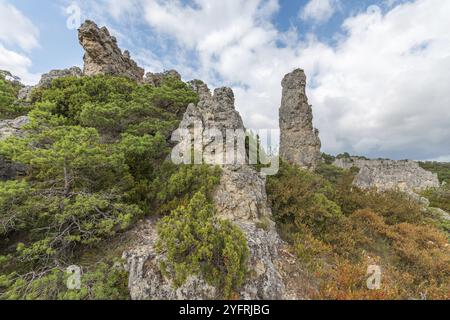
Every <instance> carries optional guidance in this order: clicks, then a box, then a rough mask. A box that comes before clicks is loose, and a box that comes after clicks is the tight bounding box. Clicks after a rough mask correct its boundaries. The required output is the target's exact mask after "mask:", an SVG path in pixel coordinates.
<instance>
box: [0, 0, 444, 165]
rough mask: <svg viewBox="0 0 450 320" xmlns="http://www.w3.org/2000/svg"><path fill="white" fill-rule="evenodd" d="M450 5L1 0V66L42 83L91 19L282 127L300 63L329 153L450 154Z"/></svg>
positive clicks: (127, 45) (249, 121)
mask: <svg viewBox="0 0 450 320" xmlns="http://www.w3.org/2000/svg"><path fill="white" fill-rule="evenodd" d="M449 16H450V1H447V0H445V1H442V0H227V1H223V0H217V1H216V0H165V1H162V0H128V1H123V0H97V1H93V0H73V1H72V0H39V1H29V0H0V69H6V70H9V71H11V72H12V73H13V74H15V75H17V76H19V77H20V78H21V79H22V81H23V82H24V83H27V84H34V83H36V82H37V81H39V78H40V75H41V74H42V73H45V72H48V71H49V70H51V69H62V68H68V67H71V66H80V67H82V65H83V61H82V57H83V50H82V48H81V47H80V45H79V44H78V38H77V31H76V29H77V27H78V26H79V24H80V23H82V22H83V21H84V20H85V19H91V20H94V21H95V22H96V23H97V24H99V25H100V26H103V25H105V26H107V27H108V29H109V30H110V32H111V33H112V34H113V35H115V36H116V37H117V39H118V42H119V46H120V47H121V48H122V49H123V50H125V49H126V50H129V51H130V53H131V56H132V58H133V59H134V60H136V61H137V62H138V64H139V65H141V66H142V67H144V68H145V69H146V71H147V72H160V71H163V70H168V69H176V70H178V71H179V72H180V73H181V75H182V77H183V79H184V80H191V79H202V80H204V81H205V82H206V83H208V84H209V86H210V88H216V87H221V86H229V87H231V88H232V89H233V90H234V93H235V96H236V109H237V110H238V111H239V112H240V114H241V115H242V117H243V119H244V123H245V125H246V127H247V128H251V129H254V130H257V129H277V128H278V109H279V106H280V101H281V80H282V78H283V76H284V75H285V74H286V73H288V72H290V71H292V70H293V69H295V68H302V69H304V70H305V72H306V75H307V78H308V87H307V95H308V98H309V103H310V104H311V105H312V109H313V114H314V125H315V127H317V128H318V129H319V131H320V138H321V140H322V149H323V151H324V152H327V153H330V154H338V153H342V152H349V153H350V154H354V155H364V156H367V157H371V158H379V157H381V158H391V159H415V160H438V161H450V32H449V30H450V18H449Z"/></svg>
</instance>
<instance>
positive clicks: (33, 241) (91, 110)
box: [0, 76, 234, 299]
mask: <svg viewBox="0 0 450 320" xmlns="http://www.w3.org/2000/svg"><path fill="white" fill-rule="evenodd" d="M0 89H1V90H0V91H1V93H2V95H1V100H0V101H1V110H0V111H1V115H2V116H8V117H9V116H10V115H11V114H10V113H7V110H6V109H5V108H6V107H9V106H11V104H14V103H15V102H14V101H15V97H16V95H17V90H16V89H17V88H15V87H13V86H12V84H11V82H9V81H6V80H5V79H4V77H2V78H1V79H0ZM197 101H198V97H197V94H196V93H195V92H194V91H192V90H191V89H190V88H189V87H188V86H187V85H186V84H185V83H183V82H181V81H179V80H177V79H167V80H166V81H164V83H163V84H162V85H161V86H160V87H157V88H155V87H151V86H148V85H142V84H137V83H135V82H133V81H130V80H128V79H124V78H119V77H111V76H95V77H81V78H74V77H66V78H60V79H55V80H53V81H52V84H51V85H50V87H48V88H38V89H35V90H33V92H32V95H31V102H30V109H31V111H30V112H29V114H28V116H29V119H30V122H29V124H28V125H27V126H26V127H25V128H24V130H25V132H26V134H25V135H23V136H21V137H13V138H9V139H7V140H5V141H2V142H0V156H2V157H4V158H6V159H7V160H8V161H12V162H15V163H20V164H22V165H24V167H25V168H26V175H25V176H24V177H22V178H20V179H19V180H11V181H2V182H0V238H1V243H2V244H1V246H0V257H1V259H0V262H1V264H0V274H1V280H2V281H1V285H0V294H1V295H2V296H1V297H2V298H20V299H34V298H37V297H44V298H45V297H47V298H50V299H59V298H63V299H66V298H76V299H97V298H99V299H101V298H107V297H108V296H109V297H110V298H121V297H124V295H123V292H124V291H125V289H124V288H123V286H122V284H121V283H122V282H120V284H119V282H115V281H112V280H111V279H107V278H106V277H107V274H105V275H104V276H105V277H103V278H102V276H101V275H102V274H103V273H108V272H110V271H108V270H109V269H108V268H109V267H108V268H107V267H106V266H104V265H103V264H97V263H96V262H95V261H92V262H91V263H90V266H89V269H88V271H87V273H85V274H84V275H83V281H85V282H86V283H87V286H88V287H86V288H84V289H82V290H81V291H79V292H66V291H65V290H63V289H64V288H63V287H64V282H63V278H64V272H63V270H64V268H65V267H66V266H68V265H71V264H77V261H78V259H79V257H80V255H82V253H83V252H86V251H89V250H91V251H92V250H97V249H98V248H99V247H101V246H105V244H106V243H107V242H108V241H110V240H111V239H114V238H115V237H117V236H118V235H119V234H120V233H122V232H123V231H126V230H127V229H128V228H130V227H132V226H133V225H134V224H135V223H136V222H137V221H138V219H140V218H141V217H143V216H144V215H149V214H154V215H158V214H161V215H166V214H168V213H170V211H172V210H173V209H175V208H177V207H178V206H179V205H181V204H186V203H187V202H188V199H189V198H190V197H192V196H193V195H194V194H195V193H197V192H199V191H201V190H203V191H202V192H203V194H205V196H206V195H207V193H208V192H207V191H206V190H208V191H209V190H211V188H212V186H214V185H215V184H217V183H218V181H219V177H220V169H217V168H209V167H206V166H200V167H194V166H181V167H177V166H175V165H173V164H172V163H171V162H170V161H167V156H168V154H169V152H170V149H171V142H170V134H171V132H172V131H173V130H174V129H175V128H176V127H177V126H178V123H179V121H180V120H181V116H182V114H183V113H184V110H185V108H186V107H187V105H188V104H189V103H195V102H197ZM3 107H5V108H3ZM8 112H9V111H8ZM224 228H225V227H224ZM99 251H100V252H101V250H99ZM230 256H231V254H230ZM98 259H100V257H97V258H93V260H98ZM94 265H97V266H98V268H97V267H96V268H94ZM112 274H114V273H112ZM121 277H122V276H121ZM227 281H230V280H227ZM233 281H234V280H233ZM233 281H232V282H233ZM116 286H119V287H120V288H119V287H117V288H116ZM24 288H27V289H26V291H23V289H24ZM102 288H103V289H102ZM102 292H103V293H102Z"/></svg>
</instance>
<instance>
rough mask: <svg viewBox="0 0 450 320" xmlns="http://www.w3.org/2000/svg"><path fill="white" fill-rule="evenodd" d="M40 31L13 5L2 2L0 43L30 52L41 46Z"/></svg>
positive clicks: (0, 10)
mask: <svg viewBox="0 0 450 320" xmlns="http://www.w3.org/2000/svg"><path fill="white" fill-rule="evenodd" d="M38 35H39V31H38V29H37V28H36V27H35V26H34V25H33V23H32V22H31V21H30V20H29V19H28V18H27V17H25V16H24V15H23V14H22V13H21V12H20V11H19V10H17V9H16V8H15V7H14V6H13V5H12V4H9V3H7V2H6V1H4V0H0V41H2V42H3V43H4V44H6V45H17V46H19V47H20V48H21V49H24V50H27V51H28V50H30V49H33V48H35V47H37V46H38V45H39V43H38Z"/></svg>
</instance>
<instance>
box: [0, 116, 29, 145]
mask: <svg viewBox="0 0 450 320" xmlns="http://www.w3.org/2000/svg"><path fill="white" fill-rule="evenodd" d="M26 124H28V117H27V116H22V117H18V118H16V119H13V120H0V141H1V140H5V139H7V138H9V137H11V136H19V135H21V134H22V131H21V129H22V127H23V126H25V125H26Z"/></svg>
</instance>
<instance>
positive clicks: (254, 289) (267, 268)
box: [124, 81, 292, 299]
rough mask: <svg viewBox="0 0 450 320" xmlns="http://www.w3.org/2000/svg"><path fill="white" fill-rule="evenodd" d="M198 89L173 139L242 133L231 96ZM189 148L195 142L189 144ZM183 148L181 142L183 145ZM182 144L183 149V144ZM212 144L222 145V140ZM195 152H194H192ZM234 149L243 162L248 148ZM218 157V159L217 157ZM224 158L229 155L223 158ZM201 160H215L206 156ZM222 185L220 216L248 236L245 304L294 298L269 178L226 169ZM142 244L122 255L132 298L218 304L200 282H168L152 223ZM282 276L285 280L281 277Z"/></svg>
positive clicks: (240, 167) (237, 167) (216, 196)
mask: <svg viewBox="0 0 450 320" xmlns="http://www.w3.org/2000/svg"><path fill="white" fill-rule="evenodd" d="M191 86H195V88H196V89H195V90H198V91H199V92H201V95H200V97H201V99H200V102H199V103H198V104H197V105H193V104H191V105H190V106H189V107H188V109H187V111H186V113H185V115H184V118H183V120H182V122H181V124H180V128H179V130H177V131H178V132H177V134H175V136H176V137H177V138H178V139H180V138H182V137H180V135H181V134H182V132H184V133H186V132H192V131H193V130H194V127H196V129H197V130H198V128H199V126H200V131H201V132H200V135H204V133H205V132H208V131H209V130H211V131H215V132H220V133H224V134H225V133H226V132H227V130H236V129H244V125H243V122H242V119H241V117H240V115H239V113H238V112H237V111H236V110H235V108H234V95H233V91H232V90H231V89H229V88H219V89H216V90H215V91H214V94H213V95H211V93H210V92H209V90H207V87H206V85H204V83H202V82H199V81H195V82H194V83H191ZM205 137H206V139H203V140H202V142H201V143H200V144H196V145H195V144H194V150H195V149H196V151H198V152H202V151H204V149H205V148H208V147H210V145H211V143H212V141H211V140H209V138H208V137H209V136H208V135H205ZM185 140H186V141H185V143H189V146H191V143H192V140H191V137H189V138H187V139H185ZM182 143H183V142H182ZM182 143H181V144H182ZM214 143H222V144H224V143H225V142H224V140H222V141H216V140H214ZM188 149H189V150H191V148H190V147H189V148H188ZM240 150H241V149H239V148H236V149H235V150H234V151H235V152H236V153H237V156H236V158H235V159H242V158H244V160H245V157H246V155H245V149H244V150H243V154H240V155H238V154H239V153H241V152H242V151H240ZM214 156H217V154H215V155H214ZM223 156H225V155H223ZM215 159H217V158H215ZM203 160H213V158H211V157H210V156H208V155H206V158H205V157H203ZM222 169H223V170H222V177H221V181H220V184H219V186H218V187H217V189H216V190H215V191H214V192H213V200H214V204H215V207H216V209H217V214H218V215H219V217H220V218H222V219H228V220H230V221H233V223H234V224H235V225H236V226H238V227H239V228H240V229H241V230H242V231H243V233H244V234H245V236H246V239H247V243H248V247H249V251H250V259H249V261H248V268H249V271H250V272H249V275H248V277H247V280H246V282H245V284H244V285H243V286H242V289H241V291H240V292H239V295H240V298H241V299H282V298H285V297H292V294H287V291H286V285H285V283H287V282H288V281H289V279H287V277H288V276H287V275H285V274H283V273H282V267H281V266H283V265H286V263H285V262H284V261H283V259H284V257H285V255H283V254H280V252H281V250H282V248H284V246H285V244H284V242H283V241H282V240H281V239H280V237H279V235H278V233H277V232H276V230H275V225H274V223H273V221H272V220H271V216H272V213H271V210H270V208H269V207H268V205H267V195H266V191H265V178H264V177H263V176H262V175H261V174H259V173H258V172H257V171H255V170H254V169H253V168H252V167H250V166H248V165H247V164H245V163H244V164H243V163H239V162H236V163H233V164H224V165H223V166H222ZM146 224H147V226H146V227H145V228H144V229H146V231H144V234H145V235H144V236H142V237H141V238H142V239H144V240H143V241H142V243H141V244H140V245H138V246H137V247H135V248H133V249H131V250H128V251H127V252H125V253H124V258H125V261H126V268H127V270H128V271H129V276H130V279H129V288H130V292H131V296H132V298H133V299H215V298H218V295H219V294H220V293H218V292H217V291H216V289H215V288H212V287H211V286H209V285H208V284H206V283H205V282H204V281H203V280H202V279H199V278H197V277H191V278H190V279H189V280H188V281H187V282H186V283H185V284H184V285H183V286H182V287H181V288H178V289H175V288H174V287H173V286H172V284H171V281H170V279H167V278H165V277H164V276H163V275H162V273H161V271H160V270H159V262H160V261H161V259H164V256H163V255H158V254H156V253H155V250H154V245H155V241H156V230H155V227H154V222H146ZM283 275H285V276H286V278H283Z"/></svg>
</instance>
